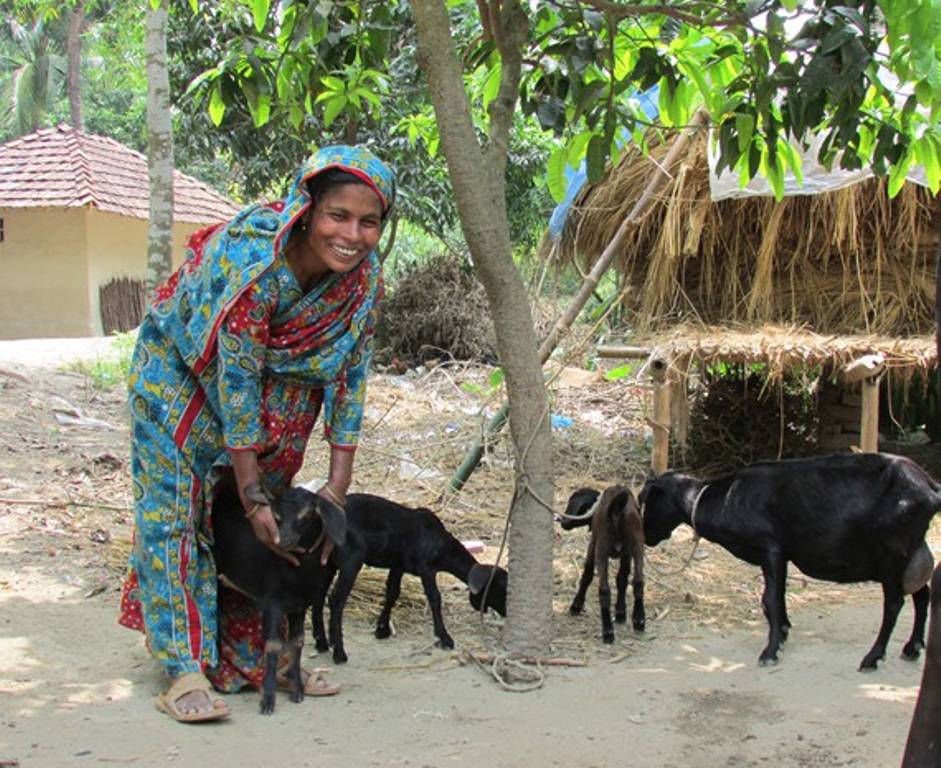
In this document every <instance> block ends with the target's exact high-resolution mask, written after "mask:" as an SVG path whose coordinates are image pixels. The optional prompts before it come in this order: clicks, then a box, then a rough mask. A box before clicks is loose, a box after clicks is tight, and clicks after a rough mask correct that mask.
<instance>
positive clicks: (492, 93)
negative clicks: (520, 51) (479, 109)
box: [480, 63, 501, 109]
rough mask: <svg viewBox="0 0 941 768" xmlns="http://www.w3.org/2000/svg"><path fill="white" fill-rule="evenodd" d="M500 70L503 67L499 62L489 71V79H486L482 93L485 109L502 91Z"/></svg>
mask: <svg viewBox="0 0 941 768" xmlns="http://www.w3.org/2000/svg"><path fill="white" fill-rule="evenodd" d="M500 72H501V67H500V65H499V63H497V64H496V65H495V66H493V67H491V68H490V70H489V71H488V72H487V79H486V80H484V86H483V89H482V91H481V94H480V98H481V103H482V105H483V108H484V109H486V108H487V107H488V106H489V105H490V102H491V101H493V100H494V99H495V98H497V94H498V93H499V92H500Z"/></svg>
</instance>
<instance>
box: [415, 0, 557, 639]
mask: <svg viewBox="0 0 941 768" xmlns="http://www.w3.org/2000/svg"><path fill="white" fill-rule="evenodd" d="M411 5H412V11H413V13H414V16H415V22H416V27H417V31H418V58H419V64H420V66H421V68H422V70H423V72H424V74H425V78H426V81H427V83H428V88H429V91H430V93H431V98H432V102H433V104H434V107H435V114H436V116H437V121H438V128H439V132H440V134H441V146H442V149H443V151H444V156H445V160H446V161H447V164H448V171H449V174H450V177H451V183H452V186H453V189H454V195H455V198H456V200H457V207H458V213H459V215H460V218H461V225H462V228H463V230H464V236H465V238H466V240H467V244H468V247H469V248H470V251H471V255H472V257H473V260H474V268H475V270H476V272H477V276H478V278H479V279H480V281H481V283H483V286H484V289H485V290H486V292H487V299H488V301H489V304H490V312H491V315H492V316H493V324H494V329H495V332H496V340H497V349H498V352H499V355H500V364H501V366H502V367H503V371H504V374H505V380H506V386H507V394H508V397H509V402H510V433H511V437H512V440H513V445H514V447H515V450H516V461H517V473H518V479H517V484H516V489H515V493H514V496H513V503H512V508H511V511H510V514H511V518H510V521H511V528H510V557H509V573H510V583H509V600H508V605H507V623H506V629H505V632H504V642H505V644H506V646H507V648H508V649H509V650H510V651H511V652H512V653H517V654H523V655H540V654H544V653H545V652H546V651H547V649H548V645H549V640H550V639H551V629H552V513H551V509H547V508H546V507H545V506H543V504H542V503H541V501H540V500H543V501H544V502H545V504H548V505H552V503H553V501H554V488H553V476H552V435H551V431H550V428H549V406H548V398H547V396H546V389H545V386H544V384H543V376H542V366H541V365H540V362H539V356H538V352H537V346H538V345H537V340H536V334H535V331H534V329H533V321H532V314H531V311H530V306H529V302H528V300H527V298H526V297H527V292H526V287H525V285H524V283H523V279H522V276H521V275H520V273H519V271H518V270H517V268H516V266H515V264H514V263H513V258H512V249H511V243H510V234H509V225H508V223H507V214H506V197H505V194H504V189H505V182H504V173H505V167H506V150H507V146H506V141H507V137H508V134H509V127H510V125H511V124H512V116H513V112H514V110H515V108H516V98H517V95H518V88H519V79H518V71H519V57H520V56H521V50H522V43H521V42H520V41H521V40H523V39H524V38H522V37H520V38H519V40H514V39H513V38H514V37H517V36H519V35H520V34H521V33H522V34H525V32H526V30H527V29H528V24H527V19H526V17H525V15H524V14H523V13H522V10H521V9H520V8H519V5H518V3H516V2H515V0H504V2H503V3H502V5H501V6H500V10H499V11H498V13H499V14H501V16H502V17H503V18H502V21H503V23H504V26H503V30H505V31H506V30H509V32H506V33H505V34H504V37H503V38H502V40H503V42H504V47H503V48H502V49H501V53H502V55H503V64H504V66H503V76H502V82H501V89H500V93H499V95H498V97H497V99H495V100H494V104H493V105H492V109H491V130H490V137H489V138H490V143H489V145H488V146H487V147H486V149H484V148H482V147H481V146H480V145H479V144H478V141H477V135H476V132H475V129H474V124H473V122H472V120H471V112H470V105H469V103H468V98H467V94H466V92H465V91H464V85H463V79H462V71H461V63H460V60H459V58H458V56H457V53H456V51H455V48H454V45H453V42H452V40H451V31H450V24H449V19H448V12H447V8H446V7H445V4H444V2H442V0H412V3H411ZM514 25H515V26H514ZM514 29H515V30H516V32H515V34H514V32H513V30H514Z"/></svg>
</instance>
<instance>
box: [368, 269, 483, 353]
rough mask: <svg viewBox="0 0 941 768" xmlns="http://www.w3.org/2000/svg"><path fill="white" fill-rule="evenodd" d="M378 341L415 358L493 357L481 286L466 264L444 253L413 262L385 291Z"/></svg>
mask: <svg viewBox="0 0 941 768" xmlns="http://www.w3.org/2000/svg"><path fill="white" fill-rule="evenodd" d="M376 341H377V347H378V349H380V350H382V349H387V350H388V351H390V352H391V353H392V354H394V355H396V356H397V357H399V358H401V359H403V360H405V361H407V362H413V363H422V362H425V361H426V360H429V359H432V358H434V359H439V358H442V357H450V358H452V359H454V360H480V361H493V360H495V359H496V342H495V340H494V335H493V324H492V323H491V321H490V311H489V309H488V306H487V296H486V294H485V293H484V289H483V287H482V286H481V285H480V283H478V282H477V280H476V278H475V277H474V275H473V272H472V271H471V269H470V267H469V266H467V265H466V264H463V263H461V262H460V261H458V260H457V259H455V258H453V257H452V256H448V255H442V256H438V257H437V258H434V259H432V260H431V261H429V262H428V263H426V264H423V265H421V266H419V267H416V268H415V269H414V270H413V271H412V272H410V273H409V274H407V275H406V276H405V277H403V278H402V279H401V280H399V282H398V284H397V285H396V286H395V289H394V290H390V291H389V292H388V294H387V295H386V297H385V298H384V299H383V301H382V305H381V318H380V320H379V326H378V328H377V338H376Z"/></svg>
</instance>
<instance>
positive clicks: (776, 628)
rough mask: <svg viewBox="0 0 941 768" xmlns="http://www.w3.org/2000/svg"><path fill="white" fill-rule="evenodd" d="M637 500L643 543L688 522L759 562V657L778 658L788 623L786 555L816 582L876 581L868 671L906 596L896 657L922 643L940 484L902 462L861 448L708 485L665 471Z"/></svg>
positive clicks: (914, 653) (747, 471) (910, 654)
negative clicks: (910, 608) (903, 639)
mask: <svg viewBox="0 0 941 768" xmlns="http://www.w3.org/2000/svg"><path fill="white" fill-rule="evenodd" d="M640 502H641V504H642V505H643V507H644V535H645V538H646V542H647V544H648V545H649V546H655V545H657V544H659V543H660V542H661V541H663V540H664V539H666V538H669V536H670V534H671V533H672V532H673V529H674V528H676V527H677V526H678V525H680V524H681V523H687V524H688V525H691V526H692V528H693V530H694V531H695V532H696V533H698V534H699V535H701V536H702V537H703V538H705V539H708V540H709V541H713V542H715V543H716V544H719V545H721V546H722V547H724V548H725V549H727V550H728V551H729V552H731V553H732V554H733V555H735V556H736V557H738V558H741V559H742V560H745V561H746V562H749V563H752V564H754V565H758V566H760V567H761V570H762V572H763V574H764V580H765V590H764V595H763V597H762V606H763V608H764V613H765V617H766V618H767V619H768V625H769V634H768V645H767V646H766V647H765V649H764V650H763V651H762V652H761V656H760V657H759V659H758V660H759V663H761V664H767V663H769V662H776V661H777V658H778V649H779V648H780V646H781V643H782V642H783V641H784V640H786V639H787V635H788V630H789V629H790V626H791V623H790V621H789V620H788V617H787V609H786V607H785V600H784V590H785V582H786V579H787V564H788V561H790V562H793V563H794V565H796V566H797V567H798V568H800V569H801V571H803V572H804V573H806V574H807V575H808V576H812V577H813V578H816V579H824V580H826V581H836V582H844V583H845V582H856V581H878V582H880V583H881V584H882V592H883V596H884V607H883V615H882V626H881V627H880V629H879V634H878V636H877V637H876V641H875V643H874V645H873V646H872V649H871V650H870V651H869V653H867V654H866V656H865V657H864V658H863V660H862V663H861V664H860V669H862V670H865V669H875V668H876V665H877V662H878V661H879V660H880V659H882V658H883V657H884V656H885V648H886V644H887V643H888V640H889V636H890V635H891V634H892V629H893V628H894V627H895V621H896V619H897V618H898V612H899V609H900V608H901V607H902V602H903V600H904V596H905V595H906V594H911V595H912V601H913V603H914V606H915V623H914V627H913V629H912V635H911V638H910V639H909V641H908V642H907V643H906V644H905V647H904V648H903V650H902V655H903V657H905V658H907V659H916V658H918V654H919V650H920V649H921V648H923V647H924V633H925V621H926V617H927V614H928V593H929V590H928V587H927V582H928V579H929V578H930V577H931V567H932V564H933V559H932V556H931V551H930V550H929V549H928V545H927V544H926V543H925V532H926V531H927V529H928V524H929V522H930V521H931V518H932V516H933V515H934V514H935V512H936V511H937V510H938V509H939V508H941V486H939V485H938V484H937V483H936V482H935V481H934V480H933V479H932V478H931V477H929V476H928V474H927V473H926V472H925V471H924V470H923V469H922V468H921V467H919V466H918V465H917V464H915V463H914V462H913V461H911V460H910V459H907V458H903V457H900V456H892V455H890V454H881V453H860V454H841V455H834V456H822V457H816V458H809V459H792V460H788V461H769V462H760V463H757V464H752V465H750V466H747V467H744V468H743V469H740V470H738V471H737V472H732V473H730V474H728V475H725V476H723V477H720V478H717V479H715V480H709V481H704V480H698V479H696V478H695V477H690V476H688V475H682V474H678V473H676V472H666V473H664V474H662V475H660V476H659V477H657V478H655V479H653V480H648V481H647V484H646V485H645V486H644V489H643V491H642V492H641V495H640Z"/></svg>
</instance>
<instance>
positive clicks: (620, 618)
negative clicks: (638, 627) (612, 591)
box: [614, 611, 627, 624]
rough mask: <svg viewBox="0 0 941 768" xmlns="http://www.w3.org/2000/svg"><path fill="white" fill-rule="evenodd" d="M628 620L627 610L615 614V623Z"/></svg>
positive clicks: (622, 622)
mask: <svg viewBox="0 0 941 768" xmlns="http://www.w3.org/2000/svg"><path fill="white" fill-rule="evenodd" d="M626 621H627V611H624V612H623V613H622V612H621V611H618V612H617V613H615V614H614V623H615V624H624V623H625V622H626Z"/></svg>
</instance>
